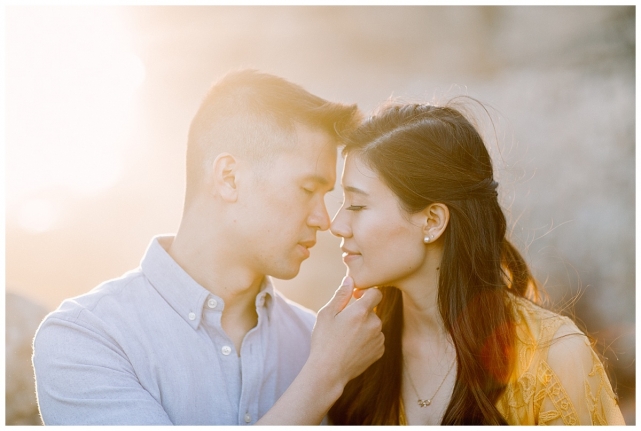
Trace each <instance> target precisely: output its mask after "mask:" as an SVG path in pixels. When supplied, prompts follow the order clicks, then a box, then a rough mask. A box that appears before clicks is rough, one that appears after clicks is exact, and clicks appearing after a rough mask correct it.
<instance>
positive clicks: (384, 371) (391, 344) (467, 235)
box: [329, 105, 537, 425]
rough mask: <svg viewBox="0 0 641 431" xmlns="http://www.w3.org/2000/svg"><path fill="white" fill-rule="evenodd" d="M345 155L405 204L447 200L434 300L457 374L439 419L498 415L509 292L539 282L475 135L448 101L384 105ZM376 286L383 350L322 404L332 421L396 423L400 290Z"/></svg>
mask: <svg viewBox="0 0 641 431" xmlns="http://www.w3.org/2000/svg"><path fill="white" fill-rule="evenodd" d="M344 154H354V155H355V156H356V157H358V158H359V160H362V161H363V162H364V163H366V164H367V165H368V166H369V167H370V168H372V169H373V170H374V171H375V172H377V173H378V174H379V176H380V177H381V179H382V180H383V181H384V182H385V183H386V184H387V186H388V187H390V189H391V190H392V191H393V192H394V193H395V194H396V195H397V196H398V198H399V200H400V203H401V206H402V207H403V208H404V209H405V210H406V211H408V212H409V213H415V212H418V211H421V210H423V209H424V208H426V207H427V206H428V205H429V204H430V203H434V202H440V203H444V204H446V205H447V206H448V208H449V210H450V221H449V225H448V227H447V228H446V230H445V232H444V234H443V242H444V251H443V258H442V261H441V264H440V271H439V272H440V276H439V285H438V306H439V311H440V315H441V318H442V320H443V323H444V325H445V328H446V330H447V332H448V333H449V336H450V338H451V340H452V343H453V345H454V347H455V349H456V358H457V373H456V382H455V384H454V390H453V393H452V398H451V400H450V403H449V405H448V407H447V410H446V411H445V415H444V417H443V421H442V424H448V425H463V424H465V425H471V424H474V425H476V424H487V425H498V424H505V423H506V422H505V418H503V416H502V415H501V414H500V413H499V411H498V410H497V409H496V407H495V403H496V401H497V399H498V398H499V397H500V395H501V394H502V393H503V391H504V390H505V387H506V384H507V380H508V378H509V376H510V373H511V371H512V366H513V365H512V364H513V359H514V339H515V328H514V321H513V317H512V316H513V315H512V312H511V309H510V300H509V293H508V292H511V293H512V294H515V295H517V296H522V297H525V296H528V297H532V296H535V295H536V294H537V286H536V282H535V280H534V279H533V277H532V275H531V274H530V271H529V269H528V266H527V264H526V263H525V261H524V260H523V258H522V256H521V254H520V253H519V252H518V250H517V249H516V248H515V247H514V246H513V245H512V244H511V243H510V242H509V241H508V240H507V238H506V219H505V215H504V214H503V211H502V209H501V207H500V205H499V203H498V198H497V193H496V187H497V184H496V182H494V179H493V170H492V162H491V158H490V156H489V153H488V151H487V149H486V147H485V144H484V143H483V140H482V138H481V136H480V135H479V133H478V132H477V130H476V129H475V128H474V126H473V125H472V124H471V123H470V122H469V121H468V120H467V119H466V118H465V117H464V116H463V115H462V114H461V113H460V112H459V111H458V110H456V109H454V108H451V107H434V106H428V105H402V106H398V105H396V106H395V105H391V106H387V107H385V108H383V109H382V110H381V111H380V112H379V113H378V114H377V115H376V116H374V117H371V118H370V119H368V120H367V121H366V122H365V123H364V124H363V125H362V126H361V127H360V128H359V129H358V130H357V131H356V133H354V134H353V135H352V136H351V138H350V139H349V141H348V142H347V144H346V146H345V149H344ZM381 291H382V292H383V299H382V300H381V302H380V303H379V305H378V306H377V308H376V313H377V314H378V315H379V316H380V318H381V320H382V322H383V333H384V335H385V353H384V355H383V357H382V358H381V359H380V360H378V361H377V362H375V363H374V364H372V365H371V366H370V367H369V368H368V369H367V370H366V371H365V372H364V373H363V374H361V375H360V376H358V377H357V378H355V379H353V380H352V381H350V382H349V383H348V384H347V386H346V387H345V390H344V392H343V394H342V396H341V397H340V399H339V400H338V401H337V402H336V404H335V405H334V406H333V407H332V408H331V410H330V412H329V417H330V420H331V421H332V422H333V423H334V424H346V425H347V424H352V425H377V424H378V425H386V424H398V423H399V419H400V402H401V382H402V369H403V358H402V354H403V353H402V352H403V349H402V345H401V339H402V331H403V298H402V295H401V292H400V291H399V290H398V289H397V288H395V287H393V286H383V287H381Z"/></svg>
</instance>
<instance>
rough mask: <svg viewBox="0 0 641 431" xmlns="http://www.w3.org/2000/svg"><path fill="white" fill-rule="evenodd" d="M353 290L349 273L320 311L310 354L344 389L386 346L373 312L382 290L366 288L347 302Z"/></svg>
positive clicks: (377, 319) (320, 367)
mask: <svg viewBox="0 0 641 431" xmlns="http://www.w3.org/2000/svg"><path fill="white" fill-rule="evenodd" d="M353 291H354V281H353V280H352V279H351V277H349V276H346V277H345V278H344V279H343V283H342V284H341V286H340V287H339V288H338V289H337V290H336V292H335V293H334V296H333V297H332V299H331V300H330V301H329V302H328V303H327V304H326V305H325V306H324V307H323V308H321V309H320V310H319V312H318V315H317V318H316V325H315V326H314V330H313V332H312V344H311V351H310V355H309V360H310V361H313V362H314V363H315V364H317V365H318V367H319V371H320V372H322V373H324V375H325V376H326V378H329V379H335V383H336V384H338V385H339V386H340V387H341V390H342V388H343V387H344V386H345V385H346V384H347V382H349V381H350V380H351V379H353V378H354V377H356V376H358V375H360V374H361V373H362V372H363V371H365V370H366V369H367V367H369V366H370V365H371V364H372V363H374V362H375V361H377V360H378V359H380V357H381V356H383V352H384V349H385V347H384V341H385V337H384V336H383V333H382V332H381V328H382V324H381V320H380V319H379V318H378V316H377V315H376V314H375V313H374V311H373V308H374V307H375V306H376V305H377V304H378V303H379V302H380V301H381V298H382V297H383V295H382V293H381V292H380V291H379V290H378V289H375V288H372V289H367V290H365V291H362V292H359V293H360V295H359V297H358V299H357V300H355V301H354V302H353V303H351V304H349V305H348V303H349V301H350V299H351V297H352V293H353Z"/></svg>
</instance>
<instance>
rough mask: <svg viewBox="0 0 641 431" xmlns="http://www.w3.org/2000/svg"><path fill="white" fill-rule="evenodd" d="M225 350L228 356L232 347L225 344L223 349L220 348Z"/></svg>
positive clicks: (224, 353) (224, 352)
mask: <svg viewBox="0 0 641 431" xmlns="http://www.w3.org/2000/svg"><path fill="white" fill-rule="evenodd" d="M220 350H221V351H222V352H223V355H225V356H227V355H229V354H230V353H231V347H229V346H223V348H222V349H220Z"/></svg>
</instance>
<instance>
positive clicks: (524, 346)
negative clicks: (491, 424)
mask: <svg viewBox="0 0 641 431" xmlns="http://www.w3.org/2000/svg"><path fill="white" fill-rule="evenodd" d="M514 315H515V321H516V333H517V341H516V352H517V357H516V364H515V369H514V372H513V373H512V376H511V378H510V382H509V383H508V385H507V388H506V390H505V392H504V393H503V395H502V396H501V398H499V400H498V401H497V403H496V407H497V409H498V410H499V412H501V414H502V415H503V417H505V419H506V420H507V422H508V424H510V425H625V422H624V420H623V416H622V414H621V410H620V409H619V406H618V404H617V397H616V395H615V393H614V392H613V391H612V387H611V386H610V382H609V380H608V377H607V375H606V372H605V369H604V368H603V364H602V363H601V361H600V360H599V358H598V356H597V355H596V353H595V352H594V350H593V349H592V347H591V346H590V343H589V341H588V339H587V337H586V336H585V335H584V334H583V333H582V332H581V331H579V329H578V328H577V327H576V325H575V324H574V322H573V321H572V320H571V319H569V318H567V317H564V316H560V315H558V314H556V313H553V312H551V311H548V310H545V309H543V308H541V307H538V306H536V305H534V304H532V303H531V302H529V301H527V300H525V299H521V298H516V297H514ZM406 423H407V421H406V419H405V414H404V412H403V407H402V403H401V425H405V424H406Z"/></svg>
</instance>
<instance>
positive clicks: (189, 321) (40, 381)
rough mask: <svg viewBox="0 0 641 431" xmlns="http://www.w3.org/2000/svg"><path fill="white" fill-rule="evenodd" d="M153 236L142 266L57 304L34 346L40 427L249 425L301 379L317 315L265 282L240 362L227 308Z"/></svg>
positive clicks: (163, 241) (163, 243) (159, 238)
mask: <svg viewBox="0 0 641 431" xmlns="http://www.w3.org/2000/svg"><path fill="white" fill-rule="evenodd" d="M170 241H171V238H170V237H157V238H155V239H154V240H153V241H152V242H151V244H150V246H149V248H148V249H147V252H146V254H145V256H144V258H143V260H142V262H141V265H140V267H139V268H137V269H136V270H134V271H131V272H129V273H127V274H125V275H124V276H123V277H121V278H118V279H115V280H111V281H108V282H106V283H103V284H102V285H100V286H98V287H96V288H95V289H93V290H92V291H91V292H89V293H87V294H85V295H81V296H79V297H76V298H72V299H68V300H66V301H64V302H63V303H62V304H61V305H60V307H59V308H58V309H57V310H56V311H54V312H53V313H51V314H49V315H48V316H47V318H46V319H45V320H44V321H43V323H42V324H41V326H40V328H39V329H38V332H37V333H36V337H35V340H34V355H33V365H34V369H35V374H36V388H37V395H38V405H39V407H40V412H41V414H42V418H43V421H44V423H45V424H46V425H56V424H61V425H66V424H106V425H136V424H167V425H170V424H175V425H178V424H181V425H187V424H193V425H205V424H238V425H246V424H253V423H255V422H256V421H257V420H258V419H260V417H261V416H263V415H264V414H265V413H266V412H267V411H268V410H269V409H270V408H271V407H272V405H273V404H274V403H275V402H276V400H277V399H278V398H279V397H280V396H281V395H282V394H283V392H284V391H285V390H286V389H287V387H288V386H289V385H290V384H291V382H292V381H293V380H294V378H295V377H296V376H297V375H298V373H299V371H300V370H301V368H302V367H303V364H304V363H305V361H306V360H307V357H308V355H309V350H310V335H311V330H312V327H313V325H314V321H315V316H314V313H313V312H312V311H310V310H307V309H304V308H303V307H301V306H299V305H297V304H295V303H293V302H291V301H289V300H287V299H285V298H284V297H283V296H282V295H281V294H280V293H278V292H277V291H275V290H274V288H273V286H272V284H271V281H270V280H269V279H268V278H267V279H266V281H265V282H264V283H263V286H262V288H261V290H260V293H259V294H258V295H257V296H256V311H257V314H258V324H257V325H256V327H254V328H252V329H251V330H250V331H249V332H248V333H247V335H246V336H245V338H244V339H243V342H242V345H241V349H240V350H241V351H240V356H239V355H238V354H237V352H236V349H235V348H234V344H233V343H232V341H231V340H230V339H229V337H227V335H226V334H225V332H224V331H223V329H222V327H221V315H222V311H223V309H224V307H225V304H224V302H223V300H222V299H221V298H220V297H218V296H216V295H213V294H211V293H210V292H209V291H208V290H206V289H205V288H203V287H202V286H200V285H199V284H198V283H196V281H194V280H193V279H192V278H191V277H190V276H189V275H188V274H187V273H186V272H185V271H183V269H182V268H181V267H180V266H179V265H178V264H177V263H176V262H175V261H174V260H173V259H172V258H171V257H170V256H169V254H167V252H166V251H165V248H163V245H165V246H166V244H168V243H169V242H170Z"/></svg>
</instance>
